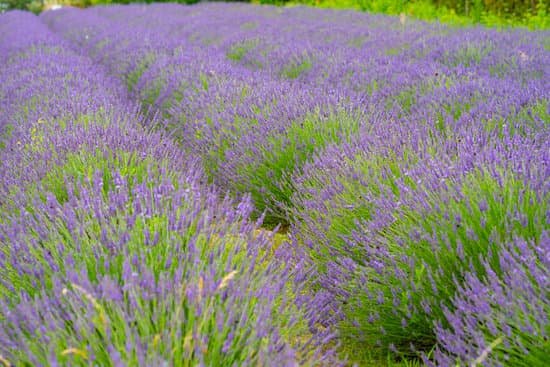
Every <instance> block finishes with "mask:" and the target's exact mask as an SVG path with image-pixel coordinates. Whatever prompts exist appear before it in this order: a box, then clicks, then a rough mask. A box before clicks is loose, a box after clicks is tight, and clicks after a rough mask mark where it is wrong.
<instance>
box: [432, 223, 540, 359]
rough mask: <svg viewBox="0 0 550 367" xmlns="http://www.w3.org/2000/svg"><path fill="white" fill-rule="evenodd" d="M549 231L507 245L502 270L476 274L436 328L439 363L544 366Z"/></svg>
mask: <svg viewBox="0 0 550 367" xmlns="http://www.w3.org/2000/svg"><path fill="white" fill-rule="evenodd" d="M549 246H550V241H549V238H548V233H547V232H545V233H543V235H542V237H541V239H540V242H538V243H535V242H533V241H525V240H523V239H516V240H512V241H509V242H506V243H504V244H503V246H502V248H501V250H500V251H501V255H500V257H499V261H498V264H497V267H496V268H495V266H494V265H492V264H491V263H490V262H489V261H484V262H483V266H484V268H485V269H484V270H485V274H486V276H480V275H479V273H474V272H470V273H468V274H466V275H465V281H464V283H463V284H460V285H459V286H458V287H459V289H458V291H457V293H456V296H455V298H454V299H453V304H452V308H447V309H445V310H444V311H445V319H444V323H445V324H446V325H448V326H447V327H444V326H443V322H441V323H439V325H438V326H437V328H436V333H437V339H438V345H439V349H438V350H437V351H436V353H435V360H436V363H437V364H438V365H441V366H449V365H462V364H474V365H480V364H483V365H485V366H501V365H514V366H544V365H545V364H546V357H547V356H548V353H549V351H550V349H549V348H550V344H549V342H548V332H549V331H550V329H549V326H548V325H549V323H548V315H549V308H550V295H549V294H548V288H549V284H548V279H550V278H549V277H548V275H549V274H548V272H549V270H548V269H550V264H549V263H548V253H549V251H550V247H549Z"/></svg>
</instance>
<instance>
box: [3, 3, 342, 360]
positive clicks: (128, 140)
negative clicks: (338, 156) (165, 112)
mask: <svg viewBox="0 0 550 367" xmlns="http://www.w3.org/2000/svg"><path fill="white" fill-rule="evenodd" d="M1 18H2V19H1V22H0V33H2V35H3V36H2V38H1V39H0V49H1V50H2V58H3V61H6V64H7V65H8V67H6V68H3V69H2V71H1V73H0V80H1V81H2V84H1V89H0V93H1V94H2V95H3V96H7V97H8V98H5V99H3V103H2V105H1V106H0V111H1V112H2V121H3V122H4V121H5V122H6V123H5V125H3V126H2V137H3V140H2V142H3V147H2V149H1V150H0V162H1V163H0V164H1V165H2V170H1V172H2V173H1V176H0V178H1V179H0V182H1V191H2V196H1V197H2V201H1V202H0V207H1V212H0V269H2V270H1V275H2V276H1V277H0V309H1V313H0V314H1V315H2V316H1V317H0V362H2V364H4V365H12V364H13V365H20V364H29V365H36V366H46V365H66V366H69V365H70V366H75V365H113V366H125V365H164V364H169V365H175V366H176V365H189V364H193V365H195V364H196V365H235V364H238V365H254V366H256V365H273V364H275V365H281V366H286V365H288V366H290V365H292V366H293V365H296V364H303V365H320V364H321V365H322V364H325V363H326V364H331V365H333V364H334V363H338V362H337V361H336V360H335V359H334V358H333V352H332V350H331V348H330V347H329V346H328V343H329V342H330V341H331V340H332V334H331V333H332V332H331V331H330V330H328V331H324V330H320V329H319V327H318V324H319V322H318V318H319V314H318V313H314V312H312V311H311V310H314V309H319V307H314V305H322V302H323V295H319V296H313V297H312V296H307V295H302V293H304V292H302V290H301V288H300V286H299V285H298V284H296V283H294V282H293V281H290V277H291V276H292V277H294V276H301V277H307V276H308V269H307V268H305V267H303V266H294V265H285V264H283V263H282V262H275V261H269V259H271V258H272V256H273V253H274V252H275V251H277V249H276V248H275V247H274V246H273V239H272V234H270V233H268V232H265V231H262V230H260V228H259V225H260V222H257V223H256V222H254V221H252V220H250V214H251V212H252V208H253V207H252V204H251V202H250V200H249V199H247V198H245V199H243V200H242V201H234V200H230V199H225V200H223V199H219V197H220V194H219V191H218V190H217V189H215V188H210V187H208V186H207V185H205V182H204V181H205V178H204V175H203V172H202V169H201V168H200V166H199V165H198V161H197V160H196V159H194V158H193V157H192V156H189V155H187V154H185V153H183V152H182V151H181V150H180V149H179V148H178V147H177V145H176V144H175V143H174V142H173V141H172V140H171V139H169V138H168V137H167V136H166V134H164V133H162V132H158V131H156V132H155V131H154V130H151V129H149V128H147V127H144V126H143V125H145V121H143V119H142V117H140V115H139V114H138V113H137V112H136V107H134V106H132V103H131V102H130V101H129V98H128V95H127V91H126V89H125V87H124V86H123V85H121V84H120V83H117V82H116V80H114V79H113V78H112V77H109V76H107V74H106V73H105V69H104V68H103V67H102V66H97V65H96V64H94V63H93V62H92V61H91V60H90V59H89V58H87V57H86V56H84V55H79V54H78V53H75V52H74V51H72V50H71V48H70V46H69V44H68V43H67V42H66V41H64V40H63V39H62V38H60V37H59V36H57V35H56V34H54V33H52V32H51V31H50V30H49V29H48V28H47V26H46V25H44V24H43V23H42V22H41V20H40V19H39V18H37V17H35V16H34V15H30V14H28V13H22V12H10V13H7V14H4V15H1ZM20 29H26V30H27V31H26V32H24V33H22V32H20ZM4 35H5V37H4ZM46 91H47V92H46ZM279 252H280V251H279ZM283 257H284V254H283V253H279V254H278V258H283ZM289 264H290V263H289Z"/></svg>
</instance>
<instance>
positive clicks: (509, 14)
mask: <svg viewBox="0 0 550 367" xmlns="http://www.w3.org/2000/svg"><path fill="white" fill-rule="evenodd" d="M136 2H142V3H151V2H162V1H153V0H145V1H136V0H0V11H2V12H3V11H7V10H10V9H23V10H29V11H32V12H35V13H39V12H42V11H44V10H49V9H56V8H59V7H61V6H74V7H88V6H94V5H104V4H113V3H118V4H128V3H136ZM169 2H178V3H182V4H194V3H197V2H199V0H176V1H174V0H172V1H169ZM243 2H252V3H257V4H270V5H280V6H297V5H308V6H316V7H328V8H337V9H356V10H360V11H369V12H375V13H384V14H390V15H401V16H408V17H412V18H416V19H421V20H428V21H440V22H443V23H447V24H455V25H474V24H482V25H486V26H492V27H508V26H523V27H528V28H530V29H548V28H549V27H550V20H549V18H550V17H549V16H548V15H549V14H550V1H546V0H460V1H456V0H292V1H286V0H252V1H243Z"/></svg>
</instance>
